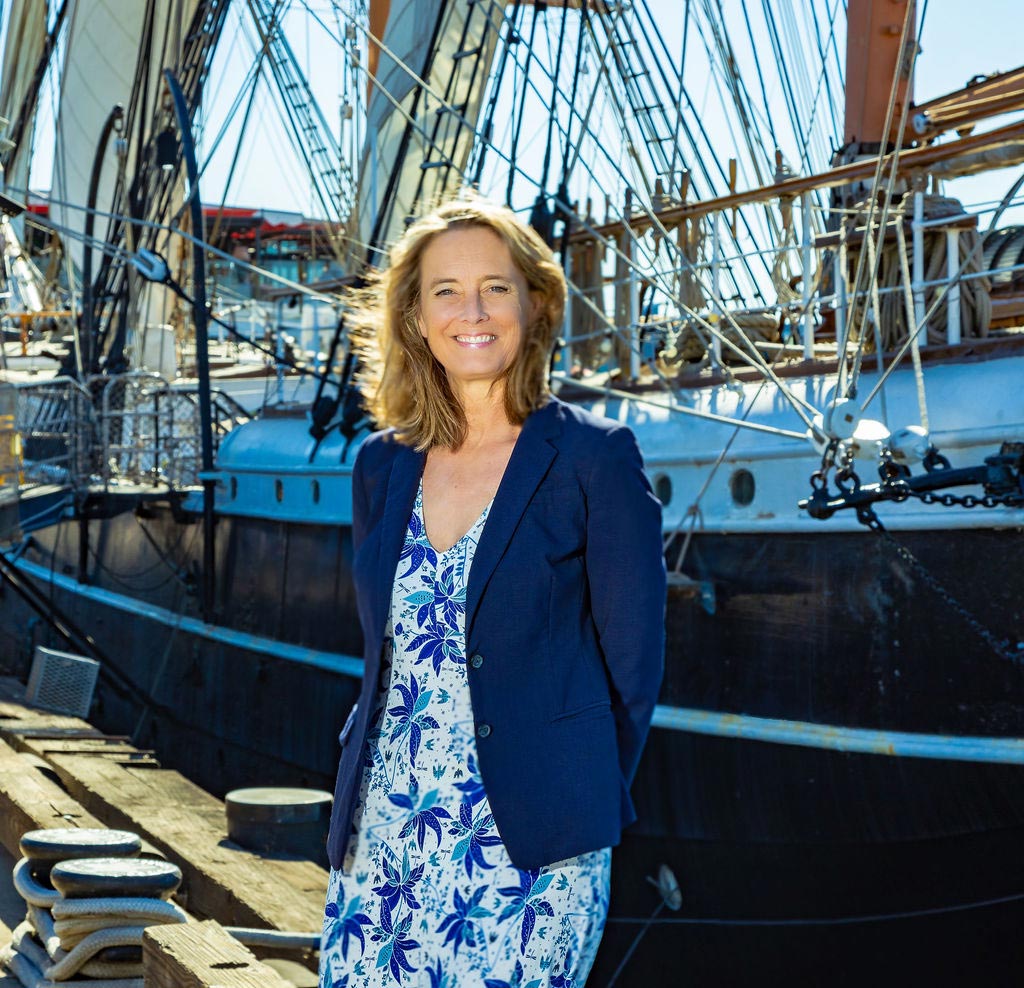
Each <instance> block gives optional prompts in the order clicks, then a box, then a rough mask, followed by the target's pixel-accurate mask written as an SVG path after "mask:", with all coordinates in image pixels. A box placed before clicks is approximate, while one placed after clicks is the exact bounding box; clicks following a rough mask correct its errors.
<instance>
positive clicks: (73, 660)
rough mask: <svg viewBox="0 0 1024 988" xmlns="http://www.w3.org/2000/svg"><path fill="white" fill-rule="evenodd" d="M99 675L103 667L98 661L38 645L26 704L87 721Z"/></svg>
mask: <svg viewBox="0 0 1024 988" xmlns="http://www.w3.org/2000/svg"><path fill="white" fill-rule="evenodd" d="M99 671H100V664H99V663H98V662H96V661H95V660H94V659H87V658H85V656H83V655H72V654H71V653H70V652H58V651H56V650H55V649H52V648H45V647H44V646H42V645H38V646H36V652H35V656H34V657H33V659H32V671H31V672H30V673H29V677H28V687H27V688H26V690H25V700H26V702H28V703H29V704H31V705H32V706H34V707H42V708H43V709H44V710H52V711H54V712H56V713H62V714H67V715H69V716H71V717H86V716H88V714H89V707H90V705H91V704H92V694H93V690H94V689H95V688H96V677H97V676H98V675H99Z"/></svg>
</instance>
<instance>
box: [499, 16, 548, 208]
mask: <svg viewBox="0 0 1024 988" xmlns="http://www.w3.org/2000/svg"><path fill="white" fill-rule="evenodd" d="M544 9H545V8H544V7H540V8H538V7H536V6H535V7H534V8H533V17H532V19H531V21H530V40H529V42H527V46H526V64H525V65H524V66H523V78H524V79H526V78H528V77H529V75H530V63H531V62H532V61H533V41H534V37H535V36H536V33H537V19H538V14H539V13H540V12H541V11H543V10H544ZM554 84H555V85H556V86H557V85H558V80H557V79H556V80H554ZM526 93H527V87H526V86H523V94H522V99H521V100H520V101H519V119H518V120H517V121H516V128H515V132H514V133H513V135H512V148H511V151H510V152H509V153H510V155H511V158H510V163H511V165H512V170H511V171H510V172H509V175H508V184H507V185H506V186H505V203H506V205H508V206H511V205H512V184H513V182H514V181H515V168H516V158H517V156H518V151H519V137H520V134H521V133H522V127H523V109H524V107H525V106H526Z"/></svg>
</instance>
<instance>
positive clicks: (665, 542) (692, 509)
mask: <svg viewBox="0 0 1024 988" xmlns="http://www.w3.org/2000/svg"><path fill="white" fill-rule="evenodd" d="M781 356H782V353H781V351H780V353H779V357H777V358H776V360H778V359H779V358H780V357H781ZM767 384H768V380H767V378H766V379H765V380H763V381H761V384H760V385H759V386H758V389H757V391H756V392H755V394H754V397H753V398H751V399H750V401H749V402H747V407H746V409H745V410H744V412H743V414H742V415H741V416H740V418H739V421H741V422H745V421H746V419H747V416H748V415H749V414H750V413H751V412H752V411H753V410H754V405H755V404H756V403H757V399H758V398H760V397H761V392H762V391H764V389H765V387H766V386H767ZM739 434H740V427H739V426H737V427H736V428H735V429H733V431H732V435H730V436H729V438H728V439H727V440H726V441H725V442H724V443H723V444H722V449H721V451H720V452H719V454H718V458H717V459H716V460H715V462H714V463H713V464H712V465H711V469H710V470H709V471H708V474H707V476H706V477H705V478H704V483H703V484H702V485H701V488H700V490H699V491H697V495H696V497H694V499H693V503H692V504H691V505H690V506H689V507H688V508H687V509H686V511H685V512H684V513H683V515H682V516H681V517H680V519H679V524H678V525H676V527H675V528H674V529H673V530H672V531H671V532H670V533H669V534H668V536H667V537H665V536H664V535H663V536H662V546H663V549H664V551H668V548H669V546H670V545H671V544H672V541H673V539H675V537H676V536H677V535H679V533H680V532H681V531H682V530H683V525H684V524H685V523H686V520H687V519H688V518H689V519H692V521H691V522H690V530H689V531H688V532H687V533H686V536H685V538H684V541H683V546H682V548H681V549H680V550H679V556H678V557H677V558H676V562H675V565H674V566H673V568H672V571H673V572H674V573H681V572H682V569H683V560H684V559H685V558H686V552H687V550H688V549H689V547H690V540H691V538H692V536H693V531H694V529H695V528H696V526H697V518H698V516H699V514H700V502H701V499H702V498H703V497H704V495H705V494H706V493H707V492H708V489H709V488H710V487H711V481H712V480H714V479H715V474H716V473H718V470H719V467H721V465H722V464H723V463H724V462H725V458H726V456H728V454H729V450H730V449H731V448H732V444H733V443H734V442H735V440H736V437H737V436H738V435H739Z"/></svg>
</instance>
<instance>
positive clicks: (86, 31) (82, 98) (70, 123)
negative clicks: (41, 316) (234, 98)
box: [51, 0, 198, 269]
mask: <svg viewBox="0 0 1024 988" xmlns="http://www.w3.org/2000/svg"><path fill="white" fill-rule="evenodd" d="M72 2H73V4H74V6H73V8H72V10H71V12H70V16H69V30H68V39H67V46H66V54H65V59H64V65H63V78H62V82H61V96H60V108H59V112H58V119H57V138H56V142H55V147H56V153H55V155H54V162H53V181H52V185H51V189H52V197H53V200H54V201H53V206H52V212H51V215H52V217H53V219H54V220H55V221H56V222H57V223H59V224H60V225H61V226H62V227H63V228H64V231H65V243H66V244H67V247H68V249H69V250H70V252H71V255H72V257H73V258H74V261H75V264H76V266H77V267H78V268H79V269H80V268H81V263H82V257H83V250H82V244H81V235H82V231H83V230H84V228H85V211H84V209H83V208H82V206H83V205H84V204H85V203H86V201H87V198H88V193H89V180H90V176H91V173H92V167H93V160H94V157H95V154H96V148H97V145H98V142H99V138H100V134H101V132H102V129H103V124H104V121H105V120H106V119H107V117H108V115H109V114H110V112H111V110H112V109H113V107H114V105H115V104H117V103H121V104H122V105H123V106H125V107H127V106H128V105H129V103H130V101H131V99H132V93H133V90H134V88H135V86H136V85H137V84H139V83H140V81H141V79H142V78H143V77H146V76H147V75H148V91H146V92H145V94H144V97H143V100H142V102H141V104H140V107H141V112H142V114H143V120H144V123H145V124H146V125H147V126H146V127H144V130H143V133H144V136H143V140H145V141H148V140H149V139H150V138H151V137H152V135H151V134H150V133H149V132H148V124H149V122H150V121H151V120H152V119H153V114H154V110H155V109H156V107H157V106H158V104H159V100H160V99H161V90H162V87H163V79H162V76H161V70H162V69H163V68H164V67H165V66H174V65H175V64H176V62H177V60H178V55H179V52H180V49H181V42H182V38H183V35H184V31H185V29H186V27H187V26H188V24H189V23H190V21H191V19H192V16H193V14H194V13H195V10H196V7H197V6H198V0H155V3H154V4H153V11H154V16H153V19H152V32H151V33H150V34H149V35H148V37H146V36H144V35H145V33H146V32H145V28H146V24H147V20H146V10H147V4H145V3H140V2H139V0H72ZM147 47H148V51H149V52H150V55H149V58H148V64H146V60H144V53H145V51H146V49H147ZM124 137H125V138H126V139H127V142H128V143H127V145H126V148H125V150H126V157H125V160H126V162H131V161H133V160H134V157H135V154H136V147H135V144H136V142H137V141H138V129H137V128H132V131H131V133H128V132H126V133H125V134H124ZM117 173H118V159H117V152H116V145H115V142H114V141H113V140H111V141H110V142H109V143H108V146H107V151H106V155H105V158H104V161H103V167H102V171H101V174H100V180H99V185H98V194H97V197H96V209H97V210H99V211H100V212H101V213H102V212H110V210H111V206H112V202H113V195H114V189H115V185H116V181H117ZM72 204H73V205H72ZM105 229H106V220H105V217H102V216H99V217H97V221H96V225H95V236H97V237H98V238H100V239H102V238H103V234H104V231H105Z"/></svg>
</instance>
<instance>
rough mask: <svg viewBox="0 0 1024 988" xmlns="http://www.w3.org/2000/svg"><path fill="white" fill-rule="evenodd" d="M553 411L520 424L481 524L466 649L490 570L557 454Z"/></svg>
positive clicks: (469, 591)
mask: <svg viewBox="0 0 1024 988" xmlns="http://www.w3.org/2000/svg"><path fill="white" fill-rule="evenodd" d="M557 408H558V403H557V402H556V401H555V400H552V401H550V402H549V403H548V404H547V405H545V406H544V407H543V408H540V409H538V410H537V411H535V412H533V413H532V414H531V415H530V416H529V417H528V418H527V419H526V421H525V422H524V423H523V431H522V432H520V433H519V438H518V439H517V440H516V445H515V448H514V449H513V450H512V456H511V457H510V458H509V461H508V466H507V467H506V468H505V475H504V476H503V477H502V479H501V483H500V484H499V486H498V491H497V493H496V494H495V495H494V503H493V504H492V505H491V510H490V511H489V512H488V515H487V521H486V522H484V529H483V532H482V533H481V535H480V541H479V542H478V543H477V547H476V550H475V551H474V554H473V565H472V566H471V567H470V571H469V587H468V589H467V592H466V637H467V647H468V641H469V633H470V629H471V628H472V627H473V618H474V617H475V615H476V611H477V608H478V607H479V606H480V598H481V597H482V596H483V593H484V590H485V589H486V587H487V583H488V581H489V580H490V578H491V574H492V573H493V572H494V567H495V566H497V565H498V561H499V560H500V559H501V557H502V556H503V555H504V554H505V549H506V548H507V546H508V543H509V540H510V539H511V538H512V535H513V533H514V532H515V530H516V526H517V525H518V524H519V519H520V518H522V516H523V512H524V511H525V510H526V506H527V505H528V504H529V503H530V498H532V497H533V495H534V492H535V491H536V490H537V487H538V486H539V485H540V482H541V481H542V480H543V479H544V476H545V474H547V472H548V468H549V467H550V466H551V461H552V460H553V459H554V458H555V456H556V455H557V454H558V450H557V449H556V448H555V447H554V445H552V443H551V442H550V441H549V440H550V439H551V438H552V437H553V436H555V435H557V434H558V432H559V431H560V430H559V419H558V412H557Z"/></svg>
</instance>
